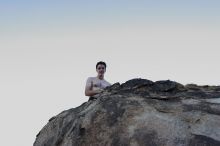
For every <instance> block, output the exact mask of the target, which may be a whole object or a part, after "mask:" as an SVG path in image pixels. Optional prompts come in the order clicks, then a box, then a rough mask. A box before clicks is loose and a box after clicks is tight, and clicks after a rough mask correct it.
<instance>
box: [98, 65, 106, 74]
mask: <svg viewBox="0 0 220 146" xmlns="http://www.w3.org/2000/svg"><path fill="white" fill-rule="evenodd" d="M96 71H97V73H98V75H104V73H105V66H104V65H102V64H99V65H98V66H97V68H96Z"/></svg>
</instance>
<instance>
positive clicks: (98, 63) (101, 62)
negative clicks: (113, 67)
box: [96, 61, 106, 69]
mask: <svg viewBox="0 0 220 146" xmlns="http://www.w3.org/2000/svg"><path fill="white" fill-rule="evenodd" d="M100 64H101V65H104V66H105V68H106V63H105V62H103V61H99V62H97V64H96V69H97V67H98V65H100Z"/></svg>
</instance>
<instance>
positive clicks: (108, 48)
mask: <svg viewBox="0 0 220 146" xmlns="http://www.w3.org/2000/svg"><path fill="white" fill-rule="evenodd" d="M219 54H220V1H219V0H151V1H149V0H133V1H131V0H99V1H98V0H80V1H79V0H77V1H73V0H68V1H67V0H62V1H61V0H59V1H58V0H50V1H47V0H35V1H30V0H26V1H24V0H19V1H13V0H7V1H6V0H4V1H3V0H0V98H1V102H0V115H1V119H3V120H2V121H1V122H2V123H1V125H0V129H1V131H0V137H4V138H3V139H2V140H1V141H0V145H1V146H5V145H9V146H30V145H32V144H33V142H34V140H35V135H36V134H37V133H38V132H39V130H40V129H41V128H42V127H43V126H44V125H45V124H46V123H47V121H48V119H50V118H51V117H52V116H54V115H57V114H58V113H60V112H61V111H63V110H67V109H69V108H73V107H76V106H79V105H80V104H82V103H83V102H85V101H87V100H88V97H85V96H84V86H85V81H86V79H87V77H89V76H96V72H95V64H96V62H97V61H100V60H103V61H106V63H107V65H108V68H107V72H106V74H105V78H106V80H108V81H109V82H111V83H115V82H120V83H123V82H125V81H127V80H129V79H132V78H136V77H138V78H146V79H149V80H152V81H157V80H167V79H170V80H174V81H177V82H180V83H182V84H188V83H195V84H199V85H204V84H208V85H220V76H219V75H220V69H219V62H220V55H219ZM12 137H13V140H11V139H12Z"/></svg>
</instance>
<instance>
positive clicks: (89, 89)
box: [85, 61, 111, 100]
mask: <svg viewBox="0 0 220 146" xmlns="http://www.w3.org/2000/svg"><path fill="white" fill-rule="evenodd" d="M105 71H106V63H105V62H102V61H100V62H98V63H97V64H96V72H97V76H96V77H89V78H88V79H87V81H86V87H85V95H86V96H90V98H89V100H92V99H94V97H92V96H94V95H96V94H98V93H100V92H102V90H103V89H104V88H105V87H107V86H110V85H111V84H110V83H109V82H107V81H106V80H105V79H104V74H105Z"/></svg>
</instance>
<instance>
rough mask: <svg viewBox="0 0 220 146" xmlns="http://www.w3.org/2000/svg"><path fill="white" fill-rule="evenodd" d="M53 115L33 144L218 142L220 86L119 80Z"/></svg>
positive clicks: (185, 145) (215, 145) (180, 145)
mask: <svg viewBox="0 0 220 146" xmlns="http://www.w3.org/2000/svg"><path fill="white" fill-rule="evenodd" d="M96 97H97V99H96V100H93V101H88V102H86V103H83V104H82V105H81V106H79V107H77V108H73V109H69V110H66V111H63V112H61V113H60V114H58V115H57V116H55V117H52V118H51V119H50V120H49V122H48V123H47V124H46V125H45V126H44V127H43V129H42V130H41V131H40V132H39V134H38V135H37V137H36V140H35V142H34V146H220V86H207V85H206V86H198V85H195V84H188V85H185V86H183V85H181V84H179V83H177V82H173V81H170V80H166V81H157V82H152V81H150V80H146V79H132V80H129V81H127V82H125V83H123V84H121V85H120V84H119V83H116V84H114V85H112V86H110V87H107V88H106V89H105V90H104V91H103V92H102V93H100V94H98V95H96Z"/></svg>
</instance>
